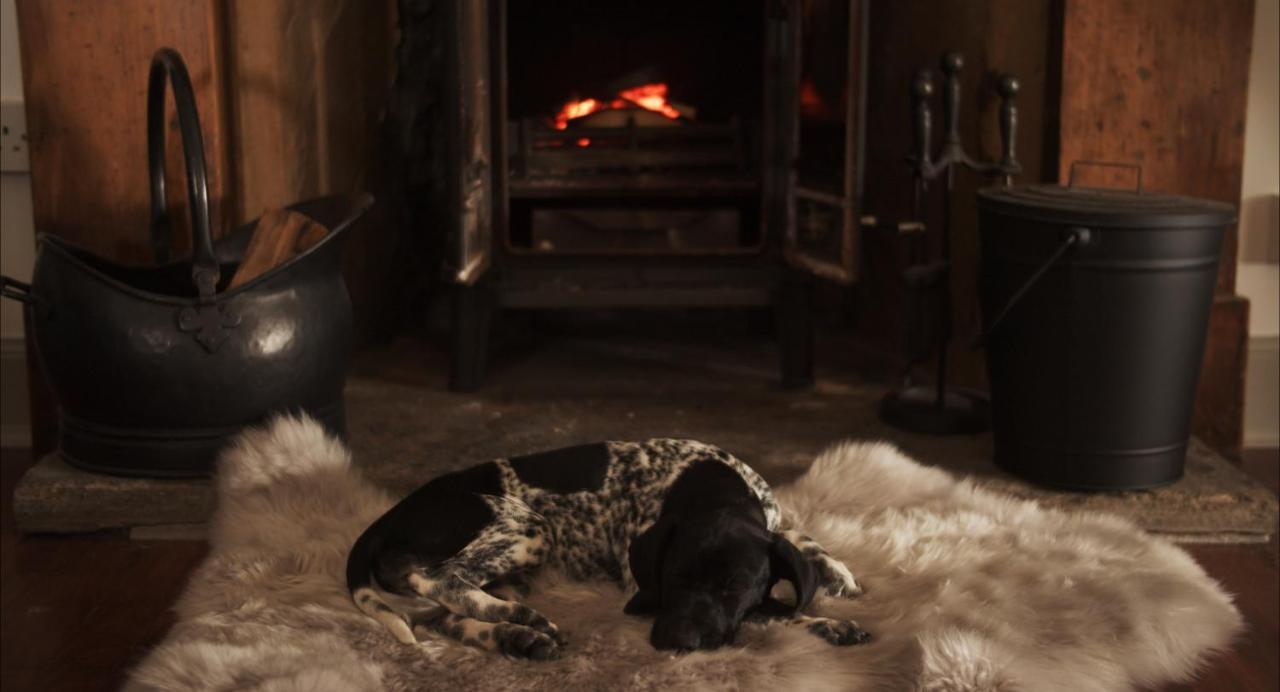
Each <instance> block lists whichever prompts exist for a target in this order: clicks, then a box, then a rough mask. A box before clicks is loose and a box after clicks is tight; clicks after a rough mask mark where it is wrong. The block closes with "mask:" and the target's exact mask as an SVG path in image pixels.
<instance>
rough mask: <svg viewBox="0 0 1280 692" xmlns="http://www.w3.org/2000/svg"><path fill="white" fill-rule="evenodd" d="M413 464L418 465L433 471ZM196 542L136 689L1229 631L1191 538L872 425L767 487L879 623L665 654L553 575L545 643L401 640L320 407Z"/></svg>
mask: <svg viewBox="0 0 1280 692" xmlns="http://www.w3.org/2000/svg"><path fill="white" fill-rule="evenodd" d="M424 480H425V479H424ZM217 482H218V500H219V503H218V509H217V513H216V516H215V519H214V524H213V527H212V535H211V539H210V542H211V549H210V554H209V557H208V558H207V560H206V561H205V562H204V564H203V565H201V567H200V568H199V569H198V570H197V571H196V573H195V574H194V576H193V577H192V579H191V583H190V585H189V586H188V587H187V590H186V592H185V593H184V594H183V596H182V598H181V599H180V600H179V601H178V603H177V605H176V606H175V608H176V611H177V614H178V617H179V621H178V623H177V624H176V625H175V626H174V628H173V630H172V631H171V632H170V633H169V635H168V637H167V639H166V640H165V641H164V642H162V643H161V644H160V645H159V646H158V647H157V648H156V649H155V650H154V651H152V652H151V653H150V654H149V655H148V656H147V657H146V659H145V660H143V661H142V663H141V664H140V665H139V666H138V667H137V668H136V669H135V670H134V671H133V672H132V674H131V677H130V680H129V683H128V685H127V686H126V689H128V690H208V689H215V690H226V689H236V690H245V689H252V690H290V691H292V690H434V689H438V690H467V689H476V690H505V689H522V690H523V689H554V690H582V689H591V690H595V689H640V690H675V689H743V690H806V691H808V690H913V689H914V690H938V691H953V690H954V691H959V690H1071V691H1073V692H1074V691H1077V690H1125V689H1133V688H1143V687H1153V686H1158V685H1160V684H1162V683H1165V682H1169V681H1177V680H1185V679H1188V678H1189V677H1191V676H1192V675H1193V674H1194V672H1195V670H1196V667H1197V666H1198V665H1200V664H1202V663H1203V662H1204V660H1205V658H1206V657H1207V656H1209V655H1210V654H1211V653H1212V652H1213V651H1215V650H1217V649H1222V648H1224V647H1227V646H1228V645H1229V644H1230V642H1231V640H1232V638H1233V637H1234V636H1235V635H1236V634H1237V633H1239V632H1240V630H1241V618H1240V615H1239V614H1238V613H1237V612H1236V610H1235V608H1234V607H1233V606H1232V603H1231V598H1230V597H1229V596H1228V595H1227V594H1225V593H1224V592H1223V591H1222V589H1221V588H1220V587H1219V586H1218V584H1217V583H1215V582H1214V581H1213V580H1211V579H1210V578H1208V577H1207V576H1206V575H1205V573H1204V571H1203V570H1201V569H1200V567H1199V566H1198V565H1197V564H1196V563H1195V562H1194V561H1193V560H1192V559H1191V558H1190V557H1189V556H1188V555H1187V554H1186V553H1184V552H1183V551H1182V550H1180V549H1179V548H1177V547H1175V546H1173V545H1172V544H1170V543H1168V542H1165V541H1164V540H1161V539H1158V538H1154V537H1152V536H1149V535H1146V534H1144V533H1143V532H1142V531H1140V530H1139V529H1137V528H1135V527H1134V526H1133V525H1132V524H1130V523H1128V522H1126V521H1124V520H1120V519H1117V518H1113V517H1109V516H1098V515H1083V514H1067V513H1063V512H1058V511H1050V510H1045V509H1042V508H1040V507H1038V506H1037V505H1036V504H1035V503H1033V502H1029V501H1021V500H1014V499H1011V498H1007V497H1002V496H999V495H996V494H993V493H991V492H989V491H985V490H981V489H979V488H977V487H975V486H974V485H973V484H971V483H970V482H969V481H966V480H956V479H954V478H952V477H951V476H949V475H948V474H946V473H944V472H942V471H939V470H937V469H932V468H926V467H924V466H921V465H919V464H917V463H916V462H914V461H912V460H911V459H908V458H906V457H905V456H903V455H902V454H901V453H900V452H898V451H897V450H896V449H895V448H894V447H892V446H889V445H886V444H879V443H855V442H846V443H843V444H838V445H836V446H834V447H832V448H830V449H828V450H827V451H826V452H824V453H823V454H822V455H821V456H819V457H818V458H817V459H816V460H815V461H814V463H813V466H812V468H810V469H809V471H808V472H807V473H805V474H804V475H803V476H802V477H800V478H799V479H798V480H797V481H796V482H794V483H793V484H791V485H789V486H787V487H783V488H779V489H778V499H779V500H780V501H781V504H782V506H783V508H784V512H785V513H786V514H787V515H788V516H789V517H790V519H791V521H792V523H793V524H794V525H796V526H799V527H801V528H802V529H803V530H805V531H806V532H807V533H809V534H810V535H812V536H813V537H815V538H816V539H818V540H819V541H820V542H821V543H822V544H823V545H824V546H826V548H827V549H828V550H829V551H830V552H831V553H832V554H834V555H835V556H836V557H839V558H841V559H843V560H844V561H845V562H846V563H847V564H848V565H850V566H851V567H852V569H853V571H854V573H855V574H856V575H857V576H858V578H859V580H860V581H862V583H863V584H864V585H865V586H866V588H867V593H866V594H865V595H864V596H862V597H861V598H858V599H856V600H852V601H847V600H836V599H829V598H825V597H820V598H819V599H818V600H817V601H815V603H814V606H813V611H814V612H817V613H821V614H825V615H830V616H835V617H844V618H852V619H855V620H857V621H858V622H859V623H860V624H861V625H862V626H863V627H865V628H866V629H868V630H870V631H871V632H872V633H873V635H874V636H875V640H874V641H873V642H872V643H870V644H867V645H864V646H856V647H846V648H837V647H832V646H829V645H827V644H826V643H824V642H823V641H821V640H819V639H818V638H816V637H814V636H812V635H810V634H808V633H807V632H804V631H803V630H801V629H799V628H787V627H783V626H778V625H773V626H762V625H747V626H744V628H743V630H742V632H741V633H740V636H739V641H738V642H737V643H736V644H735V645H734V646H733V647H730V648H725V649H721V650H718V651H714V652H706V653H694V654H690V655H684V656H672V655H668V654H664V653H659V652H657V651H655V650H653V649H652V648H651V647H650V646H649V644H648V641H647V637H648V633H649V625H650V621H649V620H647V619H641V618H633V617H629V616H626V615H624V614H623V613H622V606H623V603H624V601H625V599H624V595H623V594H622V593H621V592H620V591H619V590H618V589H617V588H616V587H614V586H612V585H610V584H603V583H575V582H572V581H569V580H567V579H565V578H564V577H562V576H559V575H555V574H545V575H543V576H542V577H541V578H540V580H539V581H538V582H537V583H536V584H535V587H534V593H533V594H532V595H531V596H530V598H529V602H530V604H531V605H533V606H534V607H536V608H537V609H539V610H541V611H542V612H543V613H545V614H547V615H548V616H549V617H550V618H551V619H552V620H553V621H555V622H556V623H557V624H559V626H560V627H561V629H562V630H563V631H564V632H566V633H567V635H568V636H569V639H570V644H569V647H568V649H567V650H566V654H565V655H564V656H563V657H562V658H561V659H560V660H556V661H550V662H541V663H538V662H528V661H517V660H509V659H504V658H501V657H498V656H495V655H493V654H488V653H484V652H481V651H479V650H476V649H472V648H469V647H466V646H464V645H461V644H458V643H455V642H452V641H448V640H444V639H441V638H437V637H435V636H430V637H428V638H426V639H425V640H424V641H421V642H420V643H419V644H418V645H417V646H405V645H403V644H400V643H399V642H397V641H396V640H395V639H394V638H393V637H392V636H391V634H390V632H388V631H386V630H385V629H384V628H383V627H382V626H381V625H380V624H378V623H376V622H374V621H373V620H371V619H369V618H367V617H365V616H364V615H362V614H360V613H359V612H358V611H357V610H356V608H355V607H354V606H353V605H352V604H351V602H350V600H349V598H348V596H347V592H346V589H345V587H344V577H343V571H344V567H345V561H346V557H347V549H348V547H349V546H350V545H351V544H352V542H353V541H354V540H355V538H356V536H358V535H359V534H360V532H361V531H362V530H363V529H364V528H365V526H367V525H368V524H369V523H370V522H372V521H373V520H374V519H375V518H376V517H377V516H378V515H380V514H381V513H382V512H383V511H384V510H386V509H387V508H388V507H390V506H391V504H392V503H393V498H392V497H390V496H388V495H387V494H386V493H385V492H383V491H382V490H380V489H378V488H376V487H373V486H372V485H371V484H369V483H368V482H366V481H364V480H362V478H361V477H360V474H359V472H358V470H357V469H355V468H353V467H352V465H351V462H350V455H349V452H348V451H347V449H345V448H344V447H343V445H342V444H341V443H340V442H338V441H336V440H334V439H331V438H328V437H326V435H325V434H324V432H323V431H322V430H321V429H320V428H319V426H317V425H316V424H315V423H314V422H312V421H309V420H306V419H293V418H282V419H278V420H277V421H275V422H274V423H272V424H271V425H270V426H269V427H268V428H266V429H257V430H250V431H248V432H246V433H244V434H243V435H242V436H241V437H240V438H239V440H238V441H237V442H236V444H235V445H234V446H233V447H232V448H230V449H229V450H228V451H227V452H226V453H225V454H224V456H223V458H222V460H221V462H220V467H219V471H218V478H217Z"/></svg>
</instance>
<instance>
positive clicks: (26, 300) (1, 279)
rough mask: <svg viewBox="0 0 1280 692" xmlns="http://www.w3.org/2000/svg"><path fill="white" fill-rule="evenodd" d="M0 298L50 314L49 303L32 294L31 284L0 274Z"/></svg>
mask: <svg viewBox="0 0 1280 692" xmlns="http://www.w3.org/2000/svg"><path fill="white" fill-rule="evenodd" d="M0 296H4V297H5V298H8V299H10V300H16V301H18V302H19V303H22V304H24V305H30V306H33V307H35V308H38V309H39V310H40V311H41V312H43V313H49V312H52V310H51V309H50V308H51V306H50V305H49V301H47V300H45V299H44V298H41V297H40V296H38V295H36V294H35V293H33V292H32V291H31V284H29V283H27V282H25V281H18V280H17V279H14V278H12V277H8V276H4V275H2V274H0Z"/></svg>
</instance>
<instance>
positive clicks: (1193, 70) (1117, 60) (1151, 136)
mask: <svg viewBox="0 0 1280 692" xmlns="http://www.w3.org/2000/svg"><path fill="white" fill-rule="evenodd" d="M1252 40H1253V0H1218V1H1216V2H1204V0H1067V3H1066V8H1065V13H1064V25H1063V47H1064V50H1063V56H1062V123H1061V164H1060V177H1061V180H1062V181H1063V182H1065V181H1066V180H1067V178H1066V176H1067V171H1068V168H1069V166H1070V164H1071V162H1072V161H1076V160H1089V159H1092V160H1102V161H1122V162H1126V163H1137V164H1139V165H1141V166H1142V167H1143V181H1144V187H1145V189H1147V190H1151V191H1158V192H1168V193H1174V194H1181V195H1190V196H1192V197H1203V198H1206V199H1213V200H1218V201H1220V202H1226V203H1227V204H1230V205H1232V206H1239V204H1240V181H1241V177H1242V175H1243V166H1244V116H1245V99H1246V96H1247V95H1248V89H1249V48H1250V44H1251V43H1252ZM1103 182H1104V183H1113V182H1117V181H1114V180H1108V179H1104V180H1103ZM1235 270H1236V231H1235V229H1234V228H1232V229H1231V230H1230V232H1228V234H1227V237H1226V243H1225V244H1224V246H1223V250H1222V263H1221V265H1220V268H1219V272H1218V290H1219V291H1220V292H1226V293H1232V292H1234V290H1235V285H1236V281H1235Z"/></svg>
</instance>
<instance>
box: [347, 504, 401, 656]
mask: <svg viewBox="0 0 1280 692" xmlns="http://www.w3.org/2000/svg"><path fill="white" fill-rule="evenodd" d="M375 526H376V524H375ZM374 528H375V527H374V526H371V527H369V528H368V529H365V532H364V533H362V534H360V537H359V538H357V539H356V542H355V545H353V546H351V554H350V555H348V556H347V591H348V592H350V594H351V600H352V601H354V602H355V604H356V607H357V608H359V609H360V610H361V611H363V612H364V614H365V615H368V616H369V617H371V618H373V619H374V620H377V621H378V622H381V623H382V624H383V625H385V626H386V627H387V629H389V630H391V633H392V634H393V635H395V637H396V639H399V640H400V641H401V642H404V643H405V644H414V643H417V641H418V640H417V638H416V637H414V636H413V630H412V629H411V628H410V627H409V619H408V618H406V617H405V616H404V615H401V614H400V613H398V612H396V611H395V609H393V608H392V607H391V606H389V605H387V602H386V601H384V600H382V595H381V594H379V593H378V591H377V589H375V588H373V556H374V554H375V553H376V552H377V549H378V543H379V541H378V535H377V532H376V531H375V530H374Z"/></svg>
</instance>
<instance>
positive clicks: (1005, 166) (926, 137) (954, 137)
mask: <svg viewBox="0 0 1280 692" xmlns="http://www.w3.org/2000/svg"><path fill="white" fill-rule="evenodd" d="M963 67H964V57H963V56H962V55H961V54H960V53H955V52H952V53H947V54H946V55H945V56H943V58H942V64H941V68H942V73H943V76H944V79H945V83H944V90H945V93H944V101H943V107H944V113H945V115H946V119H947V122H946V126H947V129H946V137H945V139H944V140H943V144H942V149H941V152H940V153H939V155H938V156H937V157H934V156H932V155H931V153H930V148H931V137H932V131H933V113H932V112H931V105H930V98H931V97H932V96H933V92H934V86H933V77H932V75H931V74H930V71H929V70H927V69H925V70H921V71H920V72H918V73H917V74H916V77H915V80H914V81H913V83H912V85H911V111H912V118H913V121H914V122H913V125H914V131H915V150H914V151H913V152H911V154H910V155H909V156H908V158H907V160H908V163H909V164H910V166H911V170H912V174H913V176H914V182H913V185H914V187H913V190H912V202H911V204H912V216H913V217H914V218H915V219H916V221H917V222H916V223H908V224H902V226H901V227H902V228H904V229H907V228H909V229H911V230H912V239H911V241H910V257H911V259H910V261H911V264H910V265H909V266H908V267H907V268H906V270H905V271H903V274H902V277H903V282H904V284H905V285H906V288H907V309H906V310H905V311H904V313H905V314H904V315H903V320H904V328H905V330H906V347H905V355H906V360H907V363H906V366H905V372H904V374H903V384H902V387H901V388H899V389H897V390H895V391H893V392H890V393H889V394H888V395H887V396H886V397H885V398H884V400H883V401H882V402H881V406H880V416H881V418H882V419H883V420H884V421H885V422H886V423H888V424H890V425H892V426H894V427H896V428H900V429H903V430H909V431H912V432H922V433H932V434H940V435H946V434H962V433H975V432H981V431H983V430H985V429H987V427H988V425H989V416H988V404H987V398H986V396H985V395H984V394H982V393H980V392H974V391H969V390H965V389H961V388H956V387H949V386H948V385H947V348H948V346H949V344H950V342H951V337H952V325H951V216H952V202H953V197H954V195H955V183H956V172H957V169H960V168H964V169H967V170H969V171H972V172H974V173H977V174H979V175H983V176H991V177H993V178H996V179H998V180H999V183H1000V184H1001V185H1003V186H1005V187H1008V186H1009V185H1011V184H1012V180H1013V176H1014V175H1016V174H1018V173H1020V172H1022V166H1021V165H1020V164H1019V163H1018V161H1017V159H1016V158H1015V154H1014V141H1015V140H1016V138H1017V137H1016V134H1017V126H1018V111H1017V106H1016V104H1015V103H1014V97H1015V96H1016V95H1017V93H1018V89H1019V85H1018V80H1017V79H1016V78H1014V77H1013V76H1011V75H1004V76H1002V77H1001V78H1000V79H999V81H998V83H997V85H996V90H997V92H998V93H999V95H1000V101H1001V103H1000V145H1001V156H1000V160H998V161H979V160H976V159H974V158H973V157H971V156H969V154H968V153H966V152H965V150H964V144H963V143H962V142H961V141H960V70H961V69H962V68H963ZM938 179H941V180H942V182H943V188H944V190H945V194H944V198H943V201H944V212H943V217H942V219H943V220H942V226H941V229H940V235H941V238H940V240H941V245H942V247H941V254H940V256H938V257H937V258H935V259H932V260H929V259H928V258H927V256H926V255H927V250H926V247H927V233H925V232H924V230H925V225H924V223H923V221H924V218H925V211H924V210H925V202H926V200H927V196H928V193H929V183H930V182H932V181H934V180H938ZM935 351H936V357H937V366H936V367H937V373H936V380H935V383H934V384H933V386H923V385H918V384H916V383H915V381H914V377H913V374H912V371H913V370H914V368H915V367H916V366H917V365H919V364H920V363H921V362H923V361H925V360H927V359H928V358H929V357H930V355H933V354H934V352H935Z"/></svg>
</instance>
